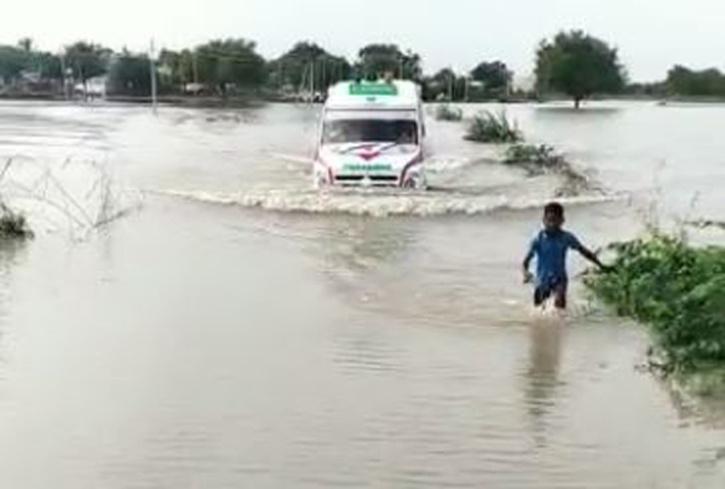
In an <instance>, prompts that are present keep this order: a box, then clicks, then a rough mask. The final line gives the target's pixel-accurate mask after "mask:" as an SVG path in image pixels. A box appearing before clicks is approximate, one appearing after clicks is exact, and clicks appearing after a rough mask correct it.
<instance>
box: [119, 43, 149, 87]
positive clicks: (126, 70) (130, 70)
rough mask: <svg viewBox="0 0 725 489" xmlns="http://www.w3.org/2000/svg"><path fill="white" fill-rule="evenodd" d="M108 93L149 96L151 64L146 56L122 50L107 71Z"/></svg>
mask: <svg viewBox="0 0 725 489" xmlns="http://www.w3.org/2000/svg"><path fill="white" fill-rule="evenodd" d="M108 91H109V92H110V93H114V94H122V95H149V94H150V93H151V64H150V60H149V58H148V56H146V55H145V54H143V55H134V54H131V53H129V52H128V51H125V50H124V51H123V52H122V53H121V54H120V55H119V56H116V57H114V59H113V61H112V62H111V65H110V67H109V70H108Z"/></svg>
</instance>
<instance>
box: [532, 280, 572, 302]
mask: <svg viewBox="0 0 725 489" xmlns="http://www.w3.org/2000/svg"><path fill="white" fill-rule="evenodd" d="M568 285H569V283H568V280H567V279H566V278H555V279H551V280H547V281H545V282H542V283H539V284H538V285H537V286H536V288H535V289H534V305H536V306H540V305H541V304H543V303H544V301H546V300H547V299H548V298H549V297H551V295H552V294H554V300H555V302H556V304H555V305H556V306H557V307H566V289H567V286H568Z"/></svg>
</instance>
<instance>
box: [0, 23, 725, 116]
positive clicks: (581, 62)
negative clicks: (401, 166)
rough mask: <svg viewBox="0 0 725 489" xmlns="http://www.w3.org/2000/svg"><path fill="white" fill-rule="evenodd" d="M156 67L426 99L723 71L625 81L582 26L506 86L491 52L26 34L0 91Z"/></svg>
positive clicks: (190, 87)
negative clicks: (396, 85)
mask: <svg viewBox="0 0 725 489" xmlns="http://www.w3.org/2000/svg"><path fill="white" fill-rule="evenodd" d="M152 69H153V70H154V71H155V74H156V77H157V79H158V87H159V93H161V94H182V93H197V94H207V95H216V96H228V95H235V94H239V93H250V92H253V93H256V94H257V95H270V94H277V95H279V94H295V93H300V92H309V93H324V92H325V90H326V89H327V87H328V86H330V85H331V84H333V83H335V82H337V81H340V80H346V79H352V78H358V79H376V78H378V77H381V76H385V75H387V74H392V75H393V76H395V77H397V78H403V79H410V80H414V81H416V82H418V83H420V84H421V86H422V88H423V96H424V98H425V99H426V100H445V101H479V100H490V99H502V100H506V99H509V98H510V97H511V96H512V95H515V96H519V97H522V96H537V97H544V96H547V95H548V94H561V95H567V96H569V97H570V98H572V99H573V101H574V103H575V106H577V107H578V106H579V104H580V102H581V101H582V100H584V99H587V98H589V97H591V96H592V95H595V94H619V93H630V94H643V95H654V96H671V95H682V96H725V75H723V74H722V73H721V72H720V71H719V70H717V69H714V68H713V69H708V70H704V71H695V70H691V69H688V68H686V67H683V66H679V65H678V66H674V67H673V68H672V69H671V70H670V71H669V72H668V74H667V78H666V80H664V81H662V82H658V83H652V84H631V83H628V82H627V74H626V70H625V68H624V67H623V65H622V64H621V62H620V60H619V55H618V51H617V49H616V48H614V47H611V46H610V45H609V44H608V43H606V42H605V41H603V40H601V39H598V38H596V37H593V36H591V35H588V34H586V33H584V32H582V31H568V32H560V33H558V34H557V35H556V36H554V37H553V38H552V39H545V40H543V41H541V43H540V44H539V45H538V47H537V51H536V64H535V70H534V75H535V84H534V86H533V87H532V90H530V91H529V92H528V93H524V92H522V91H519V92H518V93H515V89H514V87H513V83H512V81H513V72H512V71H511V70H510V69H509V68H508V67H507V65H506V63H504V62H503V61H500V60H486V61H482V62H480V63H479V64H478V65H477V66H475V67H474V68H473V69H472V70H470V71H469V72H466V73H457V72H455V71H453V70H452V69H450V68H445V69H442V70H440V71H438V72H437V73H434V74H430V75H425V74H424V73H423V68H422V59H421V57H420V55H418V54H417V53H415V52H413V51H411V50H403V49H401V48H400V47H399V46H397V45H395V44H369V45H367V46H364V47H363V48H361V49H360V50H359V51H358V53H357V58H356V59H355V60H354V61H352V62H350V61H349V60H348V59H346V58H345V57H343V56H336V55H333V54H331V53H329V52H328V51H326V50H325V49H323V48H322V47H320V46H318V45H317V44H314V43H311V42H299V43H297V44H295V45H294V46H293V47H292V48H291V49H290V50H289V51H288V52H286V53H285V54H283V55H282V56H280V57H278V58H276V59H272V60H266V59H265V58H264V57H263V56H262V55H260V54H259V53H258V52H257V46H256V44H255V43H254V42H253V41H249V40H246V39H220V40H213V41H209V42H207V43H204V44H200V45H197V46H195V47H193V48H188V49H182V50H179V51H174V50H168V49H164V50H161V52H160V53H158V56H154V59H153V60H152V59H150V57H149V55H148V54H147V53H134V52H130V51H128V50H127V49H122V50H121V51H120V52H114V51H113V50H111V49H109V48H107V47H104V46H102V45H99V44H96V43H92V42H86V41H79V42H76V43H73V44H71V45H68V46H66V47H65V48H64V49H63V50H62V52H59V53H51V52H46V51H41V50H36V49H35V48H34V46H33V42H32V40H31V39H29V38H24V39H21V40H20V41H18V43H17V44H16V45H0V85H2V88H0V92H2V91H3V90H4V91H6V92H7V91H9V90H12V89H13V88H17V87H20V86H23V87H30V88H31V89H36V90H53V89H56V90H57V89H58V88H59V87H61V88H62V87H67V85H68V83H69V82H70V83H71V84H73V85H77V84H79V85H81V86H84V87H85V86H87V83H88V81H89V80H91V79H93V78H95V77H98V76H105V77H106V87H107V91H108V93H109V94H118V95H132V96H147V95H148V94H149V92H150V90H151V74H152V71H151V70H152Z"/></svg>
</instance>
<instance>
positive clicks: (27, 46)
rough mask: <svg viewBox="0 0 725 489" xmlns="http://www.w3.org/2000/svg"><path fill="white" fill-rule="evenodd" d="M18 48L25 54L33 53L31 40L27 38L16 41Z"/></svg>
mask: <svg viewBox="0 0 725 489" xmlns="http://www.w3.org/2000/svg"><path fill="white" fill-rule="evenodd" d="M18 47H19V48H20V49H22V50H23V51H25V52H26V53H29V52H31V51H33V40H32V39H31V38H29V37H23V38H22V39H20V40H19V41H18Z"/></svg>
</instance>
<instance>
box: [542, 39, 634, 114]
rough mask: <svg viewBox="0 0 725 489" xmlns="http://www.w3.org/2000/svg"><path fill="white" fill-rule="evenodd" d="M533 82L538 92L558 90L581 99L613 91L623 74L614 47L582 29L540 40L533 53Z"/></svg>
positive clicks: (622, 81)
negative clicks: (549, 39) (551, 39)
mask: <svg viewBox="0 0 725 489" xmlns="http://www.w3.org/2000/svg"><path fill="white" fill-rule="evenodd" d="M536 84H537V87H538V90H539V91H540V92H546V91H552V90H553V91H558V92H562V93H565V94H567V95H569V96H570V97H572V98H573V99H574V106H575V107H576V108H579V105H580V104H581V101H582V100H584V99H586V98H588V97H590V96H592V95H594V94H597V93H607V94H612V93H617V92H620V91H621V90H622V89H623V88H624V85H625V73H624V69H623V68H622V65H621V64H620V63H619V57H618V54H617V50H616V49H614V48H610V47H609V46H608V45H607V43H605V42H604V41H602V40H600V39H597V38H595V37H592V36H590V35H587V34H584V32H582V31H571V32H560V33H559V34H557V35H556V37H554V40H553V42H549V41H547V40H544V41H542V42H541V44H540V45H539V49H538V51H537V52H536Z"/></svg>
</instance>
